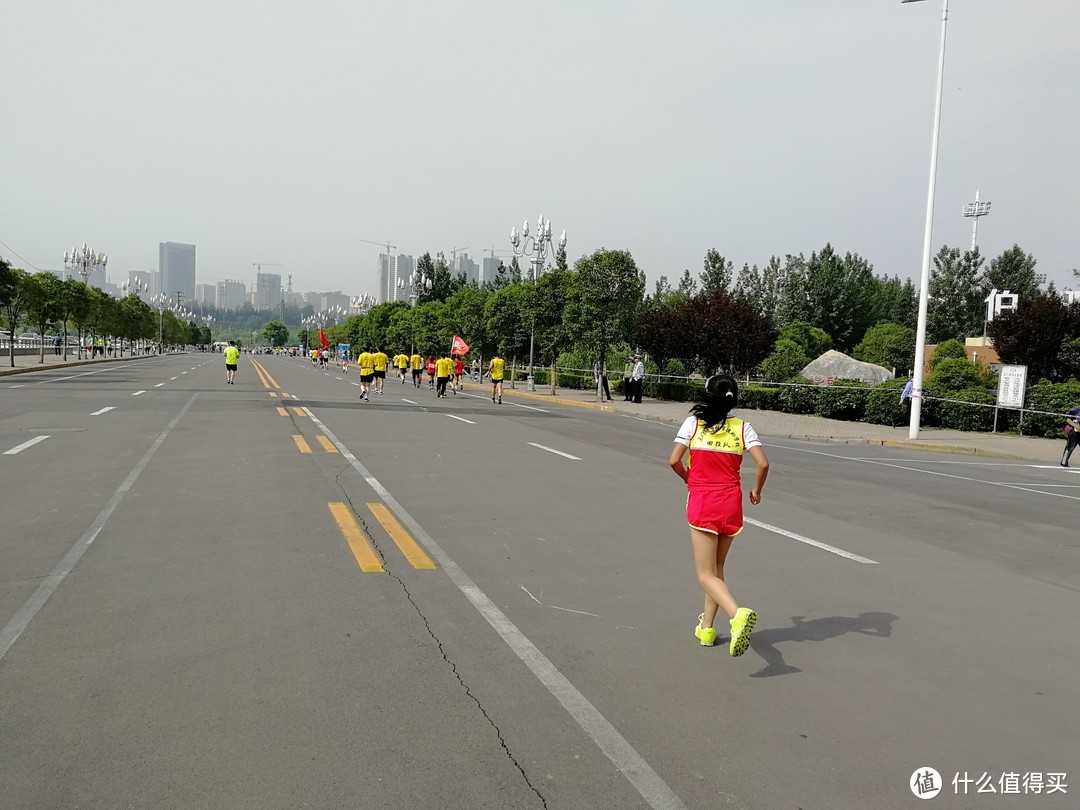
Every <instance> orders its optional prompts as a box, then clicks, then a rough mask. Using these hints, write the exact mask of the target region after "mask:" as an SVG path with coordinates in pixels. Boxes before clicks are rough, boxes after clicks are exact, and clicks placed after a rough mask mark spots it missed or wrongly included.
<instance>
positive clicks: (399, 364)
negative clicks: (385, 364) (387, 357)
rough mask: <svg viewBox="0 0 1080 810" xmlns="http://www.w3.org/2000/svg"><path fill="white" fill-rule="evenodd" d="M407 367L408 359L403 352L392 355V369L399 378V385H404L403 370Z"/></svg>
mask: <svg viewBox="0 0 1080 810" xmlns="http://www.w3.org/2000/svg"><path fill="white" fill-rule="evenodd" d="M408 365H409V358H408V357H407V356H406V355H405V353H404V352H398V353H397V354H395V355H394V368H396V369H397V374H398V376H399V377H401V384H402V385H404V384H405V369H406V368H407V367H408Z"/></svg>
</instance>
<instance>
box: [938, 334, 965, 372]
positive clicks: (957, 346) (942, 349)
mask: <svg viewBox="0 0 1080 810" xmlns="http://www.w3.org/2000/svg"><path fill="white" fill-rule="evenodd" d="M942 360H967V349H966V348H964V344H963V343H961V342H960V341H959V340H946V341H944V342H942V343H939V344H938V345H937V346H935V347H934V353H933V354H931V355H930V363H929V366H930V372H931V373H933V371H934V369H935V368H937V364H938V363H940V362H941V361H942Z"/></svg>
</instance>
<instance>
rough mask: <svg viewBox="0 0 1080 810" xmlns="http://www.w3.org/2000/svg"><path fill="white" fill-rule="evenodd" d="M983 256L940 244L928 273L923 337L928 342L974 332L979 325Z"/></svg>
mask: <svg viewBox="0 0 1080 810" xmlns="http://www.w3.org/2000/svg"><path fill="white" fill-rule="evenodd" d="M982 264H983V258H982V256H981V255H980V254H979V249H978V248H975V250H974V251H970V250H969V251H967V252H965V253H961V252H960V249H959V248H950V247H949V246H948V245H942V247H941V250H939V251H938V254H937V256H935V257H934V268H933V270H932V271H931V273H930V305H929V307H928V309H927V314H926V337H927V340H928V341H930V342H931V343H937V342H940V341H943V340H948V339H950V338H965V337H970V336H971V335H975V334H978V333H979V332H981V331H982V325H983V314H982V313H983V304H982V301H983V298H984V297H985V295H984V294H983V292H982V282H983V277H982V276H983V274H982Z"/></svg>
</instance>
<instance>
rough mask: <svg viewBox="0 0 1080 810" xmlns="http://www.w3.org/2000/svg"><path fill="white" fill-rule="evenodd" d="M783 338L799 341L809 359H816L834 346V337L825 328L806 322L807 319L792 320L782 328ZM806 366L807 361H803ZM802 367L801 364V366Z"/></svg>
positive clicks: (781, 336)
mask: <svg viewBox="0 0 1080 810" xmlns="http://www.w3.org/2000/svg"><path fill="white" fill-rule="evenodd" d="M780 339H781V340H790V341H793V342H794V343H797V344H798V345H799V346H800V347H801V348H802V350H803V354H805V355H806V356H807V357H808V358H809V360H807V363H808V362H810V360H816V359H817V358H819V357H821V355H823V354H825V352H827V351H829V349H831V348H832V347H833V342H832V338H831V337H829V335H828V333H827V332H825V330H824V329H819V328H818V327H816V326H812V325H811V324H808V323H806V322H805V321H792V322H791V323H788V324H786V325H785V326H784V327H783V328H782V329H781V330H780ZM803 365H804V366H805V365H806V363H803ZM800 368H801V366H800Z"/></svg>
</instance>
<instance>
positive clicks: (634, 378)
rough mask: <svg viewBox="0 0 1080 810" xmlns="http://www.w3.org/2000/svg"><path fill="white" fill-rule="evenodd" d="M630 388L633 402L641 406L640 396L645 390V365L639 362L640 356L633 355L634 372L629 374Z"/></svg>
mask: <svg viewBox="0 0 1080 810" xmlns="http://www.w3.org/2000/svg"><path fill="white" fill-rule="evenodd" d="M630 388H631V389H632V390H633V401H634V402H635V403H637V404H638V405H640V404H641V395H642V393H643V392H644V390H645V364H644V363H643V362H641V355H640V354H635V355H634V370H633V371H632V372H631V374H630Z"/></svg>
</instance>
